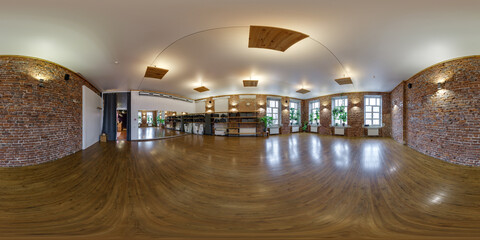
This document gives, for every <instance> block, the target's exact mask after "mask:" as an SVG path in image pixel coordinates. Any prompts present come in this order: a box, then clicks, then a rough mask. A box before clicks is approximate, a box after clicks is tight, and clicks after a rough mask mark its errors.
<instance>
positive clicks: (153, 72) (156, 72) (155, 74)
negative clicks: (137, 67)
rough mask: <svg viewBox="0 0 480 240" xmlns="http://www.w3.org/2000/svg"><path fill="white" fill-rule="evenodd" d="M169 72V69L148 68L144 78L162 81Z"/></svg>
mask: <svg viewBox="0 0 480 240" xmlns="http://www.w3.org/2000/svg"><path fill="white" fill-rule="evenodd" d="M167 72H168V69H163V68H157V67H147V70H146V71H145V76H144V77H146V78H157V79H162V78H163V77H164V76H165V74H167Z"/></svg>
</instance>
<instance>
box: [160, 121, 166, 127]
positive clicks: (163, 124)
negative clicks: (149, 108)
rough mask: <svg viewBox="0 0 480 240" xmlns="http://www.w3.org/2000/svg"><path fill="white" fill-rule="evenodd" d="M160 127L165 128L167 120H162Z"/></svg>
mask: <svg viewBox="0 0 480 240" xmlns="http://www.w3.org/2000/svg"><path fill="white" fill-rule="evenodd" d="M160 127H162V128H165V119H160Z"/></svg>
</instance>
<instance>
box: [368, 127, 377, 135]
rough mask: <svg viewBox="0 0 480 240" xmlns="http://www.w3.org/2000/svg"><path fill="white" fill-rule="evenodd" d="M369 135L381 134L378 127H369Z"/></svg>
mask: <svg viewBox="0 0 480 240" xmlns="http://www.w3.org/2000/svg"><path fill="white" fill-rule="evenodd" d="M368 136H379V134H378V128H369V129H368Z"/></svg>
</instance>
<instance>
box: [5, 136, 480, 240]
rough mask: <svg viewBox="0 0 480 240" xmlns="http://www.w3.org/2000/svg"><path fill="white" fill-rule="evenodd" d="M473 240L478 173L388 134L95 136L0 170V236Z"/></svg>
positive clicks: (478, 213) (479, 205)
mask: <svg viewBox="0 0 480 240" xmlns="http://www.w3.org/2000/svg"><path fill="white" fill-rule="evenodd" d="M153 238H164V239H191V238H205V239H212V238H215V239H231V238H235V239H239V238H245V239H252V238H257V239H258V238H268V239H318V238H344V239H352V238H377V239H460V238H471V239H479V238H480V168H474V167H466V166H460V165H454V164H451V163H447V162H443V161H440V160H437V159H434V158H431V157H428V156H425V155H423V154H421V153H419V152H416V151H414V150H412V149H410V148H408V147H406V146H404V145H401V144H399V143H397V142H395V141H393V140H392V139H388V138H346V137H332V136H319V135H317V134H308V133H298V134H291V135H279V136H270V137H268V138H262V137H257V138H255V137H241V138H234V137H220V136H217V137H214V136H198V135H187V136H181V137H176V138H171V139H166V140H157V141H144V142H127V141H119V142H117V143H115V142H108V143H97V144H95V145H93V146H92V147H90V148H88V149H86V150H84V151H81V152H77V153H75V154H73V155H70V156H68V157H65V158H62V159H59V160H57V161H53V162H49V163H46V164H41V165H38V166H29V167H21V168H1V169H0V239H153Z"/></svg>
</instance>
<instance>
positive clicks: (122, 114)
mask: <svg viewBox="0 0 480 240" xmlns="http://www.w3.org/2000/svg"><path fill="white" fill-rule="evenodd" d="M127 116H128V113H127V110H117V140H127V121H128V120H127V119H128V117H127Z"/></svg>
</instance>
